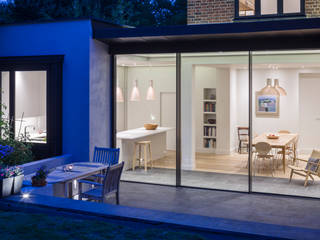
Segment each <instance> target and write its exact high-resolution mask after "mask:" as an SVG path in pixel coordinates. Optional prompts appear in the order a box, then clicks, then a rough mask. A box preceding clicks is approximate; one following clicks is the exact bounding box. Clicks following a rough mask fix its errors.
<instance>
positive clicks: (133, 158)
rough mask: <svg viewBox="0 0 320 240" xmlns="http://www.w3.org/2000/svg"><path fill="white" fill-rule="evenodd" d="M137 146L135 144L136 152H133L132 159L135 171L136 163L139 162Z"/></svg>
mask: <svg viewBox="0 0 320 240" xmlns="http://www.w3.org/2000/svg"><path fill="white" fill-rule="evenodd" d="M136 154H137V146H136V144H134V150H133V157H132V170H133V171H134V170H135V168H136V161H137V156H136Z"/></svg>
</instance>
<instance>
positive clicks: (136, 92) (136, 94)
mask: <svg viewBox="0 0 320 240" xmlns="http://www.w3.org/2000/svg"><path fill="white" fill-rule="evenodd" d="M130 101H132V102H138V101H140V92H139V88H138V80H135V81H134V86H133V88H132V91H131V96H130Z"/></svg>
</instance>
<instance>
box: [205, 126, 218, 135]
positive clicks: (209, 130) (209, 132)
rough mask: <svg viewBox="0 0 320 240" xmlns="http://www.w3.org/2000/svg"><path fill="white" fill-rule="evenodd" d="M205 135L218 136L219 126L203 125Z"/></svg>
mask: <svg viewBox="0 0 320 240" xmlns="http://www.w3.org/2000/svg"><path fill="white" fill-rule="evenodd" d="M203 130H204V132H203V135H204V136H205V137H216V135H217V128H216V127H215V126H213V127H211V126H204V127H203Z"/></svg>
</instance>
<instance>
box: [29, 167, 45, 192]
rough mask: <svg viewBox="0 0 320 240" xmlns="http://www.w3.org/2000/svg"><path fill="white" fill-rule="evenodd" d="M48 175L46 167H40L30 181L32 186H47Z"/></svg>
mask: <svg viewBox="0 0 320 240" xmlns="http://www.w3.org/2000/svg"><path fill="white" fill-rule="evenodd" d="M48 174H49V171H48V170H47V167H46V166H42V167H40V168H39V169H38V170H37V172H36V175H34V176H33V177H32V178H31V180H32V186H34V187H43V186H46V185H47V181H46V179H47V176H48Z"/></svg>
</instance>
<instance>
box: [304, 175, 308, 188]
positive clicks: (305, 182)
mask: <svg viewBox="0 0 320 240" xmlns="http://www.w3.org/2000/svg"><path fill="white" fill-rule="evenodd" d="M308 178H309V174H307V176H306V180H305V181H304V186H305V187H306V186H307V185H308Z"/></svg>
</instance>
